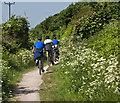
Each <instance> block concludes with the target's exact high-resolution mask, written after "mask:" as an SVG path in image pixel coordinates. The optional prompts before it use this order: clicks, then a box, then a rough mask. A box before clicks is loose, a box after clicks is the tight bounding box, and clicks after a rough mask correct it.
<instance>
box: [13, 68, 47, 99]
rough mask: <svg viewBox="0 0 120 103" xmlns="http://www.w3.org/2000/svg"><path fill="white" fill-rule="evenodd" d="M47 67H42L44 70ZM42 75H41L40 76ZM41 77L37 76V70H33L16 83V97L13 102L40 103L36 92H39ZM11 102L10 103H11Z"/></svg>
mask: <svg viewBox="0 0 120 103" xmlns="http://www.w3.org/2000/svg"><path fill="white" fill-rule="evenodd" d="M47 68H48V66H45V67H44V70H45V71H46V69H47ZM42 75H43V74H42ZM42 75H39V70H38V69H35V70H33V71H31V72H28V73H26V74H24V75H23V78H22V81H21V82H20V83H18V85H19V86H18V87H17V89H16V94H15V95H16V96H15V97H14V99H13V100H14V101H16V100H17V101H40V96H39V93H38V91H39V90H40V85H41V84H42V82H43V80H42ZM13 100H12V101H13Z"/></svg>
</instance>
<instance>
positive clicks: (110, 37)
mask: <svg viewBox="0 0 120 103" xmlns="http://www.w3.org/2000/svg"><path fill="white" fill-rule="evenodd" d="M118 25H119V21H117V20H115V19H113V20H112V21H111V22H110V23H109V24H108V25H104V26H103V30H101V31H99V32H97V33H96V34H95V36H92V37H90V38H89V39H88V40H85V42H86V43H87V44H88V47H90V48H92V49H93V50H95V51H97V52H98V53H99V54H100V55H102V56H104V57H106V58H107V57H109V56H110V55H115V56H118V55H119V52H120V49H119V47H120V44H119V40H120V38H119V33H118V31H119V26H118Z"/></svg>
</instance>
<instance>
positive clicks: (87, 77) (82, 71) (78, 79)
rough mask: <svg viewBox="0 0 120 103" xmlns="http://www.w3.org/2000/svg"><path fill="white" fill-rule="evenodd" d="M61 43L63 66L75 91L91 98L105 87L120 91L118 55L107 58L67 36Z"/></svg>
mask: <svg viewBox="0 0 120 103" xmlns="http://www.w3.org/2000/svg"><path fill="white" fill-rule="evenodd" d="M65 41H68V42H67V43H66V42H65ZM61 43H62V46H61V48H60V54H61V55H60V61H61V68H62V72H63V73H64V75H65V76H66V77H67V78H68V79H69V80H70V82H71V88H72V90H73V91H75V92H78V93H84V94H85V95H86V96H88V97H89V98H90V99H93V95H95V94H96V93H97V92H98V94H100V92H104V90H103V88H105V90H108V89H111V90H113V92H114V93H118V79H119V78H118V74H119V72H118V61H117V57H115V56H113V55H110V56H109V59H105V58H103V57H101V56H100V55H99V54H98V53H97V52H95V51H93V50H92V49H90V48H86V46H85V45H83V44H82V43H76V44H74V43H73V42H71V41H70V42H69V40H68V39H67V38H64V39H63V41H62V42H61ZM101 88H102V90H101Z"/></svg>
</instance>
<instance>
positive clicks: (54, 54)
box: [54, 51, 56, 62]
mask: <svg viewBox="0 0 120 103" xmlns="http://www.w3.org/2000/svg"><path fill="white" fill-rule="evenodd" d="M54 61H55V62H56V51H54Z"/></svg>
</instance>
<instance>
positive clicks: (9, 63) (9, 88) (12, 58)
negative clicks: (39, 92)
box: [2, 49, 34, 101]
mask: <svg viewBox="0 0 120 103" xmlns="http://www.w3.org/2000/svg"><path fill="white" fill-rule="evenodd" d="M3 55H4V56H6V58H4V60H2V64H3V66H2V86H3V87H2V98H3V101H7V100H8V97H11V96H12V94H13V91H14V88H15V87H16V86H17V85H16V82H17V79H18V76H19V74H20V71H24V70H26V69H27V68H29V67H31V66H33V65H34V64H33V54H32V52H31V51H29V50H25V49H24V50H20V51H19V52H18V53H17V54H16V55H15V54H10V55H6V54H5V53H3ZM5 59H6V60H5Z"/></svg>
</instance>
